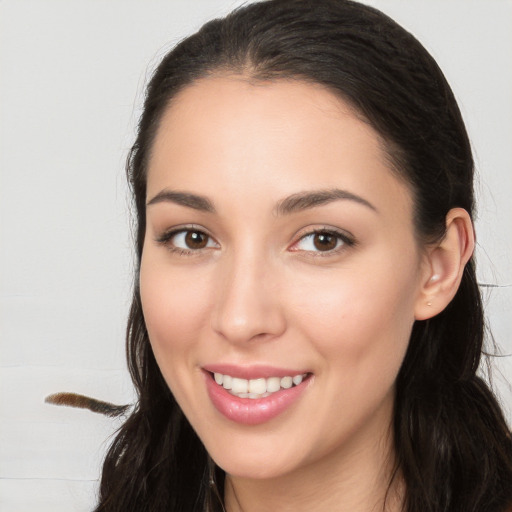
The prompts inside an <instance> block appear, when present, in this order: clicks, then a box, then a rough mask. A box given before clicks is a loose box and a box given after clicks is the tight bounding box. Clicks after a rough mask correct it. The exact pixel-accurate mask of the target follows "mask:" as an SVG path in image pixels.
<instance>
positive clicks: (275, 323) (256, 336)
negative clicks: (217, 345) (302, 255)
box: [211, 253, 286, 344]
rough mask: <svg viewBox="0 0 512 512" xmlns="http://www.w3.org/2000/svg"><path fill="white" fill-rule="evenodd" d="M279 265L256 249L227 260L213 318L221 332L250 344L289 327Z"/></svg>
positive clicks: (239, 341)
mask: <svg viewBox="0 0 512 512" xmlns="http://www.w3.org/2000/svg"><path fill="white" fill-rule="evenodd" d="M277 267H278V266H277V265H275V264H274V265H272V264H269V262H268V261H265V258H264V257H262V256H261V255H260V256H258V255H257V254H254V253H253V254H251V255H246V256H243V255H240V256H239V257H238V258H231V259H230V260H229V261H226V262H225V263H224V269H223V272H220V275H219V281H220V282H219V286H218V296H217V297H216V300H215V306H214V308H213V313H212V319H211V323H212V328H213V330H214V331H215V332H216V333H217V334H218V335H220V336H222V337H223V338H225V339H226V340H228V341H229V342H230V343H234V344H246V343H247V342H251V341H256V340H259V341H264V340H270V339H274V338H276V337H278V336H280V335H281V334H282V333H283V332H284V331H285V330H286V319H285V314H284V304H282V303H281V301H280V299H279V298H280V295H281V294H280V290H279V286H280V280H279V277H278V276H279V269H278V268H277Z"/></svg>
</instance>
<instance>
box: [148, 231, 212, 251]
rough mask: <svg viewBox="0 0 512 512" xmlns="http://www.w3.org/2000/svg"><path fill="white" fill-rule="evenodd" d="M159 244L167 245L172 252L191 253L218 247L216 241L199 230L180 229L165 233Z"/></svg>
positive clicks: (159, 239)
mask: <svg viewBox="0 0 512 512" xmlns="http://www.w3.org/2000/svg"><path fill="white" fill-rule="evenodd" d="M157 242H159V243H161V244H163V245H166V246H167V247H168V248H169V249H170V250H171V251H179V252H180V253H190V252H195V251H200V250H201V249H208V248H212V247H218V244H217V242H215V240H214V239H213V238H212V237H211V236H209V235H207V234H206V233H204V232H203V231H201V230H199V229H179V230H174V231H170V232H168V233H165V234H164V235H163V236H161V237H160V238H158V239H157Z"/></svg>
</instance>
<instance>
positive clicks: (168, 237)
mask: <svg viewBox="0 0 512 512" xmlns="http://www.w3.org/2000/svg"><path fill="white" fill-rule="evenodd" d="M182 233H183V234H186V233H198V234H201V235H203V236H205V237H207V239H208V242H207V243H209V242H210V241H212V240H214V239H213V237H211V236H210V235H209V234H208V233H206V232H205V231H204V230H202V229H200V228H196V227H194V226H186V227H182V228H178V229H172V230H170V231H166V232H165V233H163V234H162V235H161V236H159V237H158V238H157V239H156V242H157V243H159V244H161V245H164V246H165V247H166V248H167V249H168V250H169V251H170V252H171V253H174V254H178V255H180V256H195V255H198V254H199V253H200V252H201V251H202V250H203V249H210V248H211V246H210V247H208V246H206V247H204V248H199V249H190V248H189V249H185V248H182V247H176V246H174V245H172V243H171V241H172V239H173V238H174V237H175V236H177V235H179V234H182ZM316 235H327V236H333V237H335V238H336V239H337V242H336V247H335V248H333V249H330V250H327V251H320V250H318V251H302V252H305V253H308V254H309V255H310V256H312V257H323V258H325V257H328V256H332V255H334V254H338V253H339V252H341V251H343V250H346V249H347V248H349V247H354V246H355V245H356V241H355V239H354V238H353V237H352V236H349V235H348V234H347V233H344V232H342V231H338V230H336V229H333V228H330V227H329V228H327V227H325V228H318V229H314V230H311V231H308V232H305V233H304V234H302V235H301V236H300V238H299V239H298V240H297V241H296V242H294V243H293V245H292V246H291V247H292V248H291V249H290V250H292V251H293V252H299V251H300V249H293V247H294V246H296V245H298V244H299V243H300V242H301V241H303V240H305V239H307V238H308V237H315V236H316ZM340 242H341V244H340V245H339V246H338V244H339V243H340ZM215 243H217V242H215Z"/></svg>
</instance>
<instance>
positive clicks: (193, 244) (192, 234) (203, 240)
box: [185, 231, 208, 249]
mask: <svg viewBox="0 0 512 512" xmlns="http://www.w3.org/2000/svg"><path fill="white" fill-rule="evenodd" d="M185 244H186V246H187V248H189V249H204V248H205V247H206V246H207V245H208V236H207V235H205V234H204V233H201V231H186V232H185Z"/></svg>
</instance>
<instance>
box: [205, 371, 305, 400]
mask: <svg viewBox="0 0 512 512" xmlns="http://www.w3.org/2000/svg"><path fill="white" fill-rule="evenodd" d="M213 377H214V379H215V382H216V383H217V384H218V385H219V386H222V387H223V388H224V389H225V390H227V391H229V393H231V394H232V395H233V396H237V397H239V398H251V399H258V398H266V397H268V396H271V395H272V394H274V393H277V392H278V391H280V390H282V389H290V388H292V387H293V386H298V385H299V384H300V383H301V382H302V381H303V380H304V378H305V377H307V374H306V373H304V374H299V375H294V376H291V375H287V376H285V377H269V378H267V379H265V378H260V379H240V378H237V377H232V376H231V375H224V374H222V373H214V374H213Z"/></svg>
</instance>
